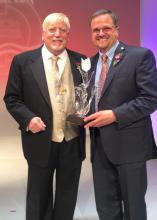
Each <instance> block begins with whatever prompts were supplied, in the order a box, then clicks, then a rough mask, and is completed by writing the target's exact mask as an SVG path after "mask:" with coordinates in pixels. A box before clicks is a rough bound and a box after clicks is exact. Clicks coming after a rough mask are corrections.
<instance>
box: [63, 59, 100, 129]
mask: <svg viewBox="0 0 157 220" xmlns="http://www.w3.org/2000/svg"><path fill="white" fill-rule="evenodd" d="M90 68H91V62H90V59H89V58H87V59H85V60H83V59H81V66H78V69H79V72H80V74H81V77H82V83H81V84H79V85H78V86H75V103H74V113H73V114H71V115H69V116H68V117H67V119H66V120H67V121H70V122H71V123H73V124H77V125H84V124H85V123H84V121H83V119H84V117H85V116H86V115H87V113H88V112H89V110H90V105H91V102H92V100H93V97H94V95H95V92H96V89H95V87H94V86H93V88H92V89H91V92H90V97H89V95H88V91H87V89H88V86H89V83H90V81H91V78H92V75H93V73H92V74H91V76H90V79H89V77H88V71H89V70H90Z"/></svg>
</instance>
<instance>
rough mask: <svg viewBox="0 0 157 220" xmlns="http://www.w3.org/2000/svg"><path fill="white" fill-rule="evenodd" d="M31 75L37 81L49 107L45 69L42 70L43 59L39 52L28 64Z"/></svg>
mask: <svg viewBox="0 0 157 220" xmlns="http://www.w3.org/2000/svg"><path fill="white" fill-rule="evenodd" d="M30 67H31V70H32V73H33V76H34V78H35V80H36V82H37V83H38V86H39V88H40V90H41V93H42V95H43V97H44V99H45V100H46V102H47V103H48V105H49V106H50V107H51V102H50V96H49V92H48V86H47V81H46V76H45V70H44V64H43V59H42V56H41V54H40V56H38V57H37V58H35V59H34V60H33V62H32V63H31V65H30Z"/></svg>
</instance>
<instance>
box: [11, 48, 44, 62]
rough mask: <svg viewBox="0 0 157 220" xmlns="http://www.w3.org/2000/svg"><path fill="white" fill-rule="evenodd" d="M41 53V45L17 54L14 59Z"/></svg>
mask: <svg viewBox="0 0 157 220" xmlns="http://www.w3.org/2000/svg"><path fill="white" fill-rule="evenodd" d="M39 55H41V47H39V48H36V49H33V50H28V51H24V52H22V53H19V54H16V55H15V56H14V59H18V60H25V59H28V58H32V57H38V56H39Z"/></svg>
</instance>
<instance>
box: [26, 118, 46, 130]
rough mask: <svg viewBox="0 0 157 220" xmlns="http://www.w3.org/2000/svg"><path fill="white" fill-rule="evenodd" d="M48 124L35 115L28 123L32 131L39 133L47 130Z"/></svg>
mask: <svg viewBox="0 0 157 220" xmlns="http://www.w3.org/2000/svg"><path fill="white" fill-rule="evenodd" d="M45 128H46V125H45V124H44V122H43V121H42V120H41V118H39V117H34V118H32V119H31V121H30V122H29V124H28V130H29V131H31V132H32V133H38V132H40V131H45Z"/></svg>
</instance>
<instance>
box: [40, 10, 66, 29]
mask: <svg viewBox="0 0 157 220" xmlns="http://www.w3.org/2000/svg"><path fill="white" fill-rule="evenodd" d="M57 21H61V22H63V23H64V24H65V25H66V27H67V30H68V31H69V30H70V21H69V18H68V17H67V16H66V15H65V14H63V13H52V14H49V15H48V16H46V18H45V19H44V21H43V23H42V29H43V31H44V30H46V29H47V27H48V26H49V25H51V24H54V23H55V22H57Z"/></svg>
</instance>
